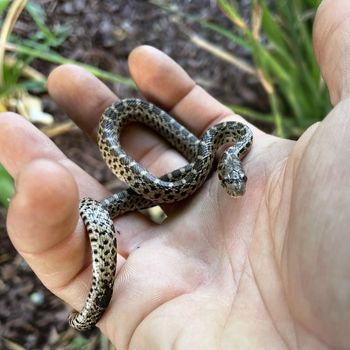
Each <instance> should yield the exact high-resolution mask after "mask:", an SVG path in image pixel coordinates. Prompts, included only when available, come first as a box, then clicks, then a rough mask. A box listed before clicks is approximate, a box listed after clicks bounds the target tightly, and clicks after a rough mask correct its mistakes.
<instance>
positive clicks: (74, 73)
mask: <svg viewBox="0 0 350 350" xmlns="http://www.w3.org/2000/svg"><path fill="white" fill-rule="evenodd" d="M329 3H330V1H326V2H325V4H324V6H323V8H322V9H321V10H320V11H319V16H318V21H317V24H316V28H315V39H316V50H317V53H318V57H319V61H320V62H321V65H322V67H321V68H322V69H323V73H324V75H325V78H326V81H327V83H328V85H329V88H330V92H331V96H332V99H333V102H334V104H336V107H335V108H334V110H333V111H332V112H331V113H330V115H329V116H327V118H326V119H325V120H324V121H323V122H322V123H319V124H316V125H314V126H312V127H311V128H310V129H309V130H308V131H306V133H305V134H304V135H303V136H302V137H301V139H300V140H299V141H298V142H296V143H295V142H293V141H288V140H282V139H278V138H276V137H273V136H269V135H266V134H265V133H263V132H261V131H259V130H258V129H256V128H254V127H252V129H253V132H254V137H255V140H254V144H253V148H252V150H251V152H250V153H249V155H248V156H247V157H246V158H245V160H244V167H245V169H246V172H247V175H248V183H247V191H246V194H245V195H244V196H243V197H241V198H239V199H235V198H230V197H229V196H227V194H226V193H225V190H224V189H222V188H221V187H220V184H219V181H218V179H217V177H216V175H215V174H214V175H213V176H212V177H211V178H210V179H209V181H207V182H206V184H205V185H204V186H203V188H202V189H201V190H200V191H199V192H198V193H197V194H196V195H195V196H193V197H192V198H191V199H189V200H187V201H186V202H185V203H181V204H177V205H172V206H168V207H167V208H166V209H167V211H168V212H169V213H170V214H169V218H168V220H167V221H166V222H165V223H163V224H162V225H159V226H158V225H154V224H152V223H150V222H148V221H147V220H146V219H145V218H144V217H142V216H141V215H140V214H138V213H132V214H128V215H125V216H123V217H121V218H118V219H117V220H116V227H117V230H118V231H119V232H120V235H118V242H119V249H118V252H119V254H120V255H119V260H118V276H117V279H116V284H115V293H114V296H113V299H112V301H111V304H110V306H109V308H108V309H107V311H106V313H105V314H104V317H103V318H102V319H101V321H100V322H99V324H98V326H99V327H100V328H101V330H102V331H103V332H104V333H105V334H106V335H107V336H108V337H109V338H110V339H111V340H112V341H113V343H114V344H115V345H116V347H117V349H118V350H123V349H162V350H164V349H170V348H174V349H175V348H176V349H265V348H266V349H283V348H293V349H296V348H305V349H322V348H325V349H326V348H337V349H346V348H347V347H348V344H350V333H349V331H348V330H349V322H350V282H349V281H350V272H349V271H350V254H349V247H350V234H349V227H350V216H349V212H350V161H349V158H350V157H349V156H350V152H349V150H350V118H349V116H348V114H349V110H350V102H349V100H348V99H347V96H346V90H347V89H348V88H349V86H350V85H349V84H347V83H349V82H350V80H349V78H350V76H349V71H350V70H349V68H350V67H349V66H347V65H348V64H349V63H348V62H347V61H348V60H346V58H345V57H343V56H342V54H343V52H346V51H347V50H344V45H345V46H346V47H347V48H350V42H349V39H348V37H347V36H346V35H345V33H346V30H349V27H347V26H348V25H347V24H346V21H342V24H341V25H340V24H339V22H337V21H338V20H339V16H337V11H338V12H339V13H346V11H344V7H348V10H349V11H350V4H348V3H346V2H344V1H342V0H337V1H335V0H332V10H333V14H332V13H330V11H327V7H328V6H329ZM337 6H338V7H337ZM349 11H348V13H349ZM320 23H322V26H321V25H320ZM321 28H322V32H321ZM327 28H328V30H329V32H328V33H327ZM332 28H337V29H336V30H334V31H333V32H332V35H330V34H329V33H331V31H332V30H333V29H332ZM342 40H343V42H341V41H342ZM340 45H341V50H340ZM344 55H345V54H344ZM129 63H130V71H131V73H132V75H133V77H134V79H135V81H136V83H137V85H138V86H139V88H140V90H141V92H142V93H143V94H144V95H145V97H146V98H148V99H149V100H151V101H152V102H155V103H156V104H158V105H159V106H160V107H162V108H164V109H166V110H168V111H170V113H171V114H172V115H173V116H175V117H176V118H177V119H178V120H179V121H180V122H182V123H183V124H185V125H186V126H187V127H188V128H189V129H190V130H192V131H193V132H195V133H196V134H198V135H200V134H201V133H202V132H203V131H204V130H205V129H206V128H208V127H209V126H210V125H212V124H215V123H217V122H219V121H223V120H241V118H240V117H239V116H236V115H235V116H234V115H232V112H231V111H230V110H228V109H226V108H225V107H224V106H223V105H221V104H220V103H219V102H217V101H216V100H215V99H213V98H212V97H211V96H209V95H208V94H207V93H206V92H205V91H204V90H202V89H201V88H200V87H198V86H196V85H195V84H194V82H193V81H192V80H191V79H190V78H189V77H188V75H187V74H186V73H185V72H184V71H183V70H182V69H181V68H180V67H179V66H178V65H176V63H174V62H173V61H172V60H171V59H170V58H169V57H167V56H166V55H164V54H163V53H161V52H160V51H158V50H156V49H154V48H151V47H145V46H144V47H139V48H137V49H135V50H134V51H133V52H132V54H131V55H130V59H129ZM49 90H50V93H51V95H52V97H53V98H54V99H55V100H56V101H57V103H58V104H59V105H60V106H61V107H62V109H64V110H65V111H66V113H67V114H69V115H70V116H71V118H72V119H74V120H75V122H76V123H77V124H78V125H79V126H80V127H81V128H82V129H83V130H84V131H85V132H87V133H88V134H90V135H91V136H92V137H94V136H95V132H96V126H97V123H98V118H99V116H100V114H101V113H102V111H103V110H104V108H105V107H107V106H108V105H109V104H110V103H112V102H114V101H115V99H116V96H115V95H113V93H112V92H110V91H109V90H108V89H107V87H106V86H104V85H103V84H102V83H101V82H99V81H98V80H97V79H95V78H94V77H92V76H91V75H89V74H88V73H86V72H85V71H83V70H82V69H80V68H77V67H74V66H62V67H60V68H58V69H56V70H55V71H54V72H53V73H52V74H51V76H50V78H49ZM310 103H312V101H310ZM135 129H136V128H133V130H128V131H126V132H125V133H124V135H123V137H124V144H125V147H126V149H127V150H128V152H129V153H131V154H133V156H134V157H135V158H136V159H139V160H140V162H142V163H143V164H144V165H145V166H146V167H147V168H148V169H150V171H152V172H153V173H155V174H158V175H159V174H161V173H164V172H165V171H168V170H170V169H174V168H176V167H178V166H180V165H182V164H183V162H184V160H183V159H182V158H181V157H180V156H179V155H178V154H176V153H175V152H174V151H173V150H171V149H169V148H168V147H167V145H166V144H165V143H164V142H163V141H162V140H159V139H157V138H156V137H155V136H154V135H151V134H149V133H147V132H146V131H145V130H135ZM135 133H137V135H138V136H137V137H136V138H135V137H134V136H133V135H134V134H135ZM0 149H1V152H0V163H2V164H4V165H5V166H6V168H7V169H8V170H9V171H10V173H11V174H12V175H13V176H14V177H15V178H16V188H17V191H16V195H15V197H14V198H13V200H12V201H11V205H10V209H9V213H8V231H9V234H10V237H11V239H12V241H13V243H14V245H15V246H16V248H17V249H18V251H19V253H20V254H22V255H23V257H24V258H25V259H26V260H27V262H28V263H29V264H30V265H31V266H32V268H33V270H34V271H35V272H36V274H37V275H38V276H39V277H40V278H41V280H42V282H43V283H44V284H45V285H46V286H47V287H48V288H49V289H50V290H51V291H52V292H54V293H55V294H56V295H57V296H59V297H60V298H62V299H64V300H65V301H66V302H67V303H69V304H71V305H72V306H73V307H74V308H77V309H79V308H80V307H81V306H82V305H83V302H84V300H85V297H86V294H87V292H88V289H89V284H90V280H91V268H90V251H89V243H88V240H87V236H86V234H85V232H84V227H83V225H82V223H81V221H80V220H79V215H78V201H79V197H82V196H90V197H93V198H96V199H101V198H104V197H106V196H107V195H108V193H107V192H106V190H105V189H104V188H103V187H102V186H101V185H100V184H98V183H97V182H96V181H95V180H94V179H92V178H91V177H90V176H89V175H87V174H86V173H85V172H83V171H82V170H81V169H80V168H79V167H78V166H77V165H75V164H74V163H72V162H71V161H70V160H68V159H67V158H65V156H64V155H63V154H62V153H61V152H60V151H59V150H58V149H57V148H56V146H55V145H54V144H53V143H52V142H51V141H50V140H49V139H47V138H46V137H45V136H44V135H43V134H41V133H40V132H39V131H38V130H37V129H35V128H34V127H33V126H32V125H31V124H29V123H28V122H26V121H25V120H23V119H22V118H21V117H19V116H17V115H13V114H8V113H7V114H2V115H1V118H0Z"/></svg>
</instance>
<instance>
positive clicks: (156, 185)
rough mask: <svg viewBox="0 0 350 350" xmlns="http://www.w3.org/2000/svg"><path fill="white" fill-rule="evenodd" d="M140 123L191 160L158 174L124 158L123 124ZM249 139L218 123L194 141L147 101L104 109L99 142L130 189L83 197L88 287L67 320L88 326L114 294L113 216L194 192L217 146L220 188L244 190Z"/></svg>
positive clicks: (236, 125)
mask: <svg viewBox="0 0 350 350" xmlns="http://www.w3.org/2000/svg"><path fill="white" fill-rule="evenodd" d="M131 122H139V123H143V124H145V125H147V126H149V127H151V128H152V129H154V130H155V131H156V132H157V133H159V134H160V135H162V136H163V137H164V138H165V139H166V140H167V141H168V142H169V143H170V144H171V145H172V146H173V147H175V149H176V150H177V151H179V152H180V153H181V154H182V155H183V156H184V157H185V158H186V159H188V161H189V164H187V165H185V166H183V167H182V168H179V169H177V170H174V171H172V172H170V173H168V174H165V175H163V176H161V177H160V178H158V177H156V176H154V175H152V174H151V173H149V172H148V171H147V170H146V169H145V168H144V167H142V166H141V165H140V164H138V163H137V162H136V161H135V160H134V159H132V158H131V157H130V156H128V155H127V154H126V153H125V152H124V150H123V149H122V147H121V145H120V134H121V132H122V129H123V128H124V127H125V125H126V124H128V123H131ZM252 140H253V135H252V132H251V130H250V129H249V128H248V126H246V125H245V124H242V123H240V122H235V121H229V122H223V123H220V124H216V125H214V126H213V127H211V128H210V129H208V130H207V131H206V132H205V133H204V134H203V136H202V137H201V138H200V139H198V138H197V137H196V136H195V135H193V134H192V133H191V132H190V131H188V130H187V129H186V128H184V127H183V126H182V125H181V124H179V123H178V122H177V121H176V120H175V119H173V118H172V117H171V116H170V115H169V114H167V113H166V112H164V111H163V110H161V109H159V108H158V107H156V106H154V105H153V104H151V103H149V102H145V101H143V100H139V99H125V100H122V101H120V102H116V103H114V104H113V105H111V106H110V107H108V108H107V109H106V110H105V112H104V113H103V114H102V117H101V120H100V125H99V131H98V145H99V148H100V151H101V153H102V156H103V158H104V160H105V161H106V163H107V165H108V167H109V168H110V169H111V170H112V171H113V173H114V174H115V175H116V176H117V177H118V178H120V179H122V180H123V181H125V182H126V183H127V184H128V185H129V186H130V187H129V188H128V189H127V190H125V191H121V192H118V193H116V194H114V195H112V196H111V197H108V198H106V199H104V200H102V201H101V202H98V201H95V200H93V199H90V198H83V199H82V200H81V202H80V215H81V217H82V219H83V221H84V224H85V226H86V229H87V232H88V234H89V239H90V243H91V249H92V286H91V289H90V292H89V295H88V297H87V299H86V302H85V305H84V307H83V309H82V310H81V311H80V312H79V313H78V312H73V313H72V314H71V315H70V317H69V323H70V325H71V326H72V327H74V328H76V329H78V330H87V329H90V328H92V327H93V326H94V325H95V324H96V322H97V321H98V320H99V319H100V318H101V316H102V313H103V311H104V310H105V309H106V308H107V306H108V304H109V301H110V299H111V296H112V291H113V284H114V279H115V271H116V256H117V254H116V235H115V231H114V225H113V221H112V219H113V218H115V217H116V216H118V215H122V214H124V213H126V212H129V211H133V210H141V209H146V208H150V207H153V206H155V205H158V204H162V203H172V202H175V201H179V200H181V199H184V198H185V197H187V196H189V195H191V194H192V193H194V192H195V191H196V190H197V189H198V188H199V187H200V186H201V185H202V184H203V183H204V181H205V180H206V178H207V177H208V175H209V173H210V171H211V168H212V165H213V161H214V159H215V154H216V151H217V150H218V148H219V147H220V146H222V145H224V144H226V143H231V144H232V146H230V147H229V148H227V149H226V151H225V152H224V153H223V155H222V157H221V159H220V161H219V164H218V176H219V179H220V181H221V184H222V186H223V187H224V188H225V189H226V191H227V192H228V193H229V194H230V195H232V196H239V195H242V194H243V193H244V190H245V183H246V181H247V177H246V176H245V174H244V171H243V169H242V165H241V159H242V158H243V157H244V156H245V155H246V154H247V152H248V151H249V149H250V147H251V144H252Z"/></svg>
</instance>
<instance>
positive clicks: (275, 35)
mask: <svg viewBox="0 0 350 350" xmlns="http://www.w3.org/2000/svg"><path fill="white" fill-rule="evenodd" d="M152 2H153V3H155V4H156V5H158V6H161V7H162V8H163V9H165V10H166V11H168V12H171V13H173V14H176V15H178V18H179V20H178V23H179V24H180V26H181V28H182V29H183V30H184V31H185V32H186V33H187V34H188V35H189V37H190V39H191V40H192V41H193V42H194V43H195V44H196V45H198V46H200V47H202V48H203V49H205V50H207V51H209V52H211V53H212V54H214V55H216V56H218V57H219V58H221V59H224V60H226V61H228V62H229V63H231V64H234V65H236V66H237V67H238V68H240V69H243V70H245V71H246V72H247V73H248V74H254V75H255V76H256V77H257V79H258V80H259V81H260V83H261V84H262V86H263V88H264V90H265V92H266V94H267V97H268V99H269V102H270V109H271V112H270V113H269V114H267V115H265V116H264V114H262V113H259V112H257V111H254V110H252V109H249V108H247V107H242V106H233V105H231V106H230V107H231V108H232V109H233V110H234V111H236V112H238V113H241V114H243V115H244V116H246V117H247V118H252V119H256V120H259V121H266V122H268V123H273V125H274V127H275V133H276V134H277V135H278V136H282V137H298V136H299V135H300V134H301V133H302V132H303V130H305V129H306V128H307V127H308V126H310V125H311V124H313V123H314V122H316V121H319V120H321V119H322V118H323V117H324V116H325V115H326V114H327V112H328V111H329V109H330V101H329V96H328V92H327V89H326V86H325V84H324V82H323V80H322V77H321V74H320V71H319V69H318V66H317V63H316V60H315V57H314V53H313V47H312V19H313V17H314V14H315V12H316V9H317V7H318V5H319V3H320V2H321V0H293V1H289V0H279V1H268V0H253V1H252V5H251V17H250V20H249V21H248V20H246V19H245V18H243V16H242V15H241V14H240V12H239V6H238V3H237V1H234V0H217V5H218V6H219V8H220V9H221V10H222V12H223V13H224V14H225V15H226V17H227V18H228V19H229V20H230V21H231V23H232V25H233V28H226V27H224V26H223V25H222V24H220V23H215V22H209V21H206V20H203V19H201V18H199V17H196V16H191V15H189V14H185V13H182V12H181V11H180V10H179V9H178V8H177V7H174V6H172V5H169V3H168V2H164V1H155V0H153V1H152ZM182 18H187V19H190V20H191V21H193V22H196V23H199V24H200V25H201V26H202V27H203V28H206V29H208V30H210V31H214V32H216V33H218V34H220V35H221V36H222V37H225V38H226V39H228V40H230V41H232V42H234V43H235V44H237V45H240V46H242V47H244V49H245V50H246V51H247V52H248V53H249V54H250V55H251V59H252V61H253V63H254V66H251V65H250V64H249V62H242V61H241V60H240V59H239V58H237V57H235V56H234V55H233V54H232V53H230V52H227V51H226V50H224V49H221V48H218V47H217V46H216V45H214V44H213V43H210V42H208V41H206V40H205V39H203V38H201V37H199V36H198V35H197V34H195V33H193V32H192V31H191V30H188V29H187V28H186V26H185V25H184V23H183V21H182V20H181V19H182Z"/></svg>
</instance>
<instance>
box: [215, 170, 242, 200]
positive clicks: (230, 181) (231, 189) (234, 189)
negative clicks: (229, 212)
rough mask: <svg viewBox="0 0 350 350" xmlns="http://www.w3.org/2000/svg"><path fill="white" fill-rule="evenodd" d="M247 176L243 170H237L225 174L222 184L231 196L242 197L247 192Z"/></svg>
mask: <svg viewBox="0 0 350 350" xmlns="http://www.w3.org/2000/svg"><path fill="white" fill-rule="evenodd" d="M246 182H247V176H246V175H245V173H244V171H243V170H242V169H236V170H233V171H231V172H230V173H228V174H225V175H224V176H223V177H222V179H221V184H222V186H223V187H224V188H225V190H226V191H227V193H228V194H229V195H230V196H233V197H238V196H242V195H243V194H244V192H245V184H246Z"/></svg>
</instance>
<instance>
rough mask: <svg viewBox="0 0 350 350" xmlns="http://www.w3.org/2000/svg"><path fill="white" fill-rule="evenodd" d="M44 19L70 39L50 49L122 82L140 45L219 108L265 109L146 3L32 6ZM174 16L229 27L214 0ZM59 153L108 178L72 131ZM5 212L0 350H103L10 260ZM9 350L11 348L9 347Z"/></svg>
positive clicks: (80, 1)
mask: <svg viewBox="0 0 350 350" xmlns="http://www.w3.org/2000/svg"><path fill="white" fill-rule="evenodd" d="M35 2H36V3H38V4H40V5H41V6H42V7H43V8H44V9H45V13H46V15H47V24H48V25H49V27H52V26H54V25H58V24H65V25H68V26H69V27H70V28H71V30H72V32H71V35H70V37H69V38H68V39H67V40H66V41H65V43H64V44H63V45H62V46H61V47H60V48H59V49H58V51H59V52H60V53H61V54H63V55H64V56H65V57H68V58H72V59H75V60H78V61H81V62H85V63H89V64H93V65H95V66H98V67H100V68H103V69H105V70H108V71H110V72H114V73H118V74H122V75H125V76H127V75H128V67H127V57H128V54H129V52H130V51H131V50H132V49H133V48H134V47H136V46H138V45H141V44H148V45H153V46H155V47H157V48H159V49H161V50H163V51H164V52H165V53H167V54H168V55H170V56H171V57H172V58H173V59H174V60H176V61H177V62H178V63H179V64H180V65H181V66H182V67H183V68H185V70H186V71H187V72H188V73H189V74H190V75H191V76H192V77H193V78H194V79H195V80H196V81H197V82H198V83H199V84H200V85H202V86H203V87H204V88H205V89H207V90H208V91H209V92H210V93H211V94H212V95H214V96H215V97H216V98H218V99H219V100H220V101H222V102H225V103H235V104H240V105H245V106H250V107H254V108H256V109H260V110H262V109H266V108H267V102H266V98H265V97H264V95H263V93H262V91H261V89H260V88H259V86H258V84H257V82H256V81H255V80H254V79H253V78H252V77H250V76H247V75H245V74H243V73H242V72H241V71H239V70H238V69H236V68H235V67H233V66H232V65H229V64H228V63H226V62H223V61H221V60H219V59H218V58H216V57H214V56H212V55H211V54H209V53H207V52H205V51H203V50H201V49H199V48H198V47H197V46H195V45H194V44H193V43H192V42H191V41H190V40H189V39H188V37H187V36H186V34H184V32H183V30H182V29H183V27H182V28H181V27H180V26H179V25H178V24H176V23H174V21H173V18H172V17H173V16H169V14H167V13H165V12H164V11H162V10H161V9H160V8H159V7H157V6H154V5H152V4H151V3H150V2H149V1H146V0H145V1H142V0H131V1H113V0H104V1H98V0H69V1H58V0H56V1H53V0H37V1H35ZM240 3H241V7H242V11H243V12H245V13H248V12H249V3H250V1H249V0H245V1H243V0H242V1H241V2H240ZM171 4H172V5H173V6H177V7H178V8H179V9H180V10H181V11H182V12H184V13H188V14H195V15H196V16H199V17H201V18H203V19H206V20H213V21H215V22H219V23H221V24H223V25H225V26H226V27H227V28H232V26H231V24H230V22H229V21H228V19H227V18H225V17H224V15H223V14H222V13H221V12H220V10H218V8H217V6H216V4H215V1H210V0H192V1H190V0H177V1H172V2H171ZM185 23H186V26H188V27H189V28H190V29H191V30H192V31H194V32H196V33H197V34H200V35H201V36H202V37H204V38H206V39H207V40H209V41H211V42H213V43H215V44H216V45H219V46H221V47H223V48H225V49H226V50H229V51H231V52H232V53H234V54H235V55H238V56H240V57H241V58H245V59H247V60H248V59H249V58H248V56H247V54H246V53H245V52H244V51H243V50H242V49H241V48H240V47H238V46H236V45H235V44H233V43H232V42H229V41H227V40H224V39H223V38H222V37H221V36H218V35H217V34H213V33H212V32H210V31H208V30H204V29H203V28H201V27H199V26H198V25H196V24H193V23H191V21H189V20H185ZM33 31H35V25H34V23H33V22H32V21H31V20H30V18H29V16H28V15H26V14H25V13H24V14H23V15H22V16H21V17H20V19H19V21H18V23H17V25H16V33H17V34H18V35H22V36H25V35H28V33H31V32H33ZM34 66H35V67H36V68H37V69H38V70H40V71H41V72H43V73H44V74H48V73H49V72H50V70H52V69H53V68H54V66H53V65H50V64H48V63H46V62H42V61H35V62H34ZM109 86H110V87H111V89H113V90H114V91H115V92H116V93H117V94H118V95H119V96H120V97H131V96H139V94H138V93H137V92H135V90H132V89H131V88H127V87H125V86H122V85H120V84H109ZM43 100H44V106H45V109H46V111H48V112H49V113H51V114H53V115H54V116H55V118H56V121H63V120H68V117H67V116H65V115H64V114H63V113H62V112H61V111H60V110H58V108H57V106H56V105H55V104H54V103H53V102H52V100H50V98H49V97H48V96H43ZM54 142H55V143H56V144H57V145H58V146H59V147H60V148H61V149H62V150H63V151H64V152H65V154H66V155H67V156H68V157H69V158H71V159H73V160H74V161H76V162H77V163H78V164H79V165H80V166H81V167H82V168H84V169H85V170H86V171H88V172H89V173H90V174H92V175H93V176H94V177H95V178H97V179H98V180H99V181H101V182H102V183H108V182H110V181H113V177H112V175H111V174H110V172H109V171H108V170H107V169H106V167H105V165H104V163H103V162H102V161H101V158H100V156H99V153H98V150H97V148H96V147H95V146H94V145H93V144H92V143H91V141H90V140H89V139H88V138H87V137H86V136H85V135H83V134H82V133H81V132H79V131H72V132H68V133H66V134H64V135H61V136H58V137H55V138H54ZM5 217H6V212H5V210H4V209H2V208H0V242H1V243H0V349H22V348H23V349H82V348H84V349H106V348H107V347H106V345H103V344H105V342H104V341H103V339H102V340H101V337H100V334H99V331H98V330H97V329H95V330H94V331H92V332H90V333H89V334H83V335H81V334H79V333H77V332H75V331H74V330H72V329H70V328H69V327H68V325H67V314H68V308H67V307H66V305H65V304H63V303H62V302H61V301H60V300H59V299H58V298H57V297H55V296H54V295H52V294H51V293H50V292H49V291H48V290H47V289H45V287H44V286H43V285H42V283H41V282H40V281H39V280H38V279H37V278H36V276H35V275H34V274H33V272H32V271H31V269H30V268H29V267H28V265H27V264H26V263H25V262H24V260H23V259H22V258H21V257H20V256H19V255H18V254H17V253H16V251H15V249H14V248H13V246H12V245H11V242H10V240H9V239H8V236H7V233H6V228H5ZM16 346H17V347H16Z"/></svg>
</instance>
